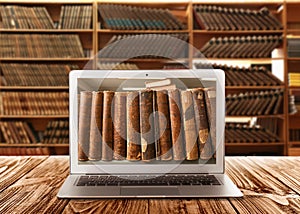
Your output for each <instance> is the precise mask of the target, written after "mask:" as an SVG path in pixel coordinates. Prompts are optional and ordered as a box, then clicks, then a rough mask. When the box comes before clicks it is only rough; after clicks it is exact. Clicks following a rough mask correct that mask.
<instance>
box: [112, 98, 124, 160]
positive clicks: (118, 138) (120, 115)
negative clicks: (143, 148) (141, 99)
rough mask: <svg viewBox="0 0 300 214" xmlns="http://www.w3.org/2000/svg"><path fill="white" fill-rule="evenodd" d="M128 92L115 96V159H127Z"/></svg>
mask: <svg viewBox="0 0 300 214" xmlns="http://www.w3.org/2000/svg"><path fill="white" fill-rule="evenodd" d="M126 96H127V93H126V92H115V96H114V101H113V104H114V114H113V121H114V159H115V160H125V159H126V139H127V128H126V125H127V122H126V119H127V117H126Z"/></svg>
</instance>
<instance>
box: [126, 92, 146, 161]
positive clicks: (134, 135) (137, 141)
mask: <svg viewBox="0 0 300 214" xmlns="http://www.w3.org/2000/svg"><path fill="white" fill-rule="evenodd" d="M139 106H140V105H139V92H137V91H135V92H129V93H128V95H127V101H126V109H127V160H131V161H136V160H141V158H142V155H141V137H140V107H139Z"/></svg>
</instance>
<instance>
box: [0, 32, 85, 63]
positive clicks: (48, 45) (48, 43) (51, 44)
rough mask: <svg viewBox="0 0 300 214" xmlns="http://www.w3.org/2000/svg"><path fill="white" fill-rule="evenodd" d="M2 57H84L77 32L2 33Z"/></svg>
mask: <svg viewBox="0 0 300 214" xmlns="http://www.w3.org/2000/svg"><path fill="white" fill-rule="evenodd" d="M0 57H1V58H14V57H20V58H57V57H59V58H80V57H84V52H83V48H82V45H81V41H80V39H79V36H78V35H77V34H7V33H1V34H0Z"/></svg>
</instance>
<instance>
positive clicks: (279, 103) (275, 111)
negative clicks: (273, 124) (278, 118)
mask: <svg viewBox="0 0 300 214" xmlns="http://www.w3.org/2000/svg"><path fill="white" fill-rule="evenodd" d="M277 93H278V99H277V102H276V103H275V105H274V109H273V112H272V113H273V114H280V113H282V106H283V91H282V90H281V91H278V92H277Z"/></svg>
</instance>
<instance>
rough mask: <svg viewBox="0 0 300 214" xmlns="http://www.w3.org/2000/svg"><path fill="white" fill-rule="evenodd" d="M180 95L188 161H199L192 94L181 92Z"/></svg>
mask: <svg viewBox="0 0 300 214" xmlns="http://www.w3.org/2000/svg"><path fill="white" fill-rule="evenodd" d="M180 94H181V105H182V115H183V126H184V137H185V150H186V159H187V160H197V159H198V158H199V152H198V145H197V130H196V122H195V111H194V103H193V96H192V92H191V91H181V93H180Z"/></svg>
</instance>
